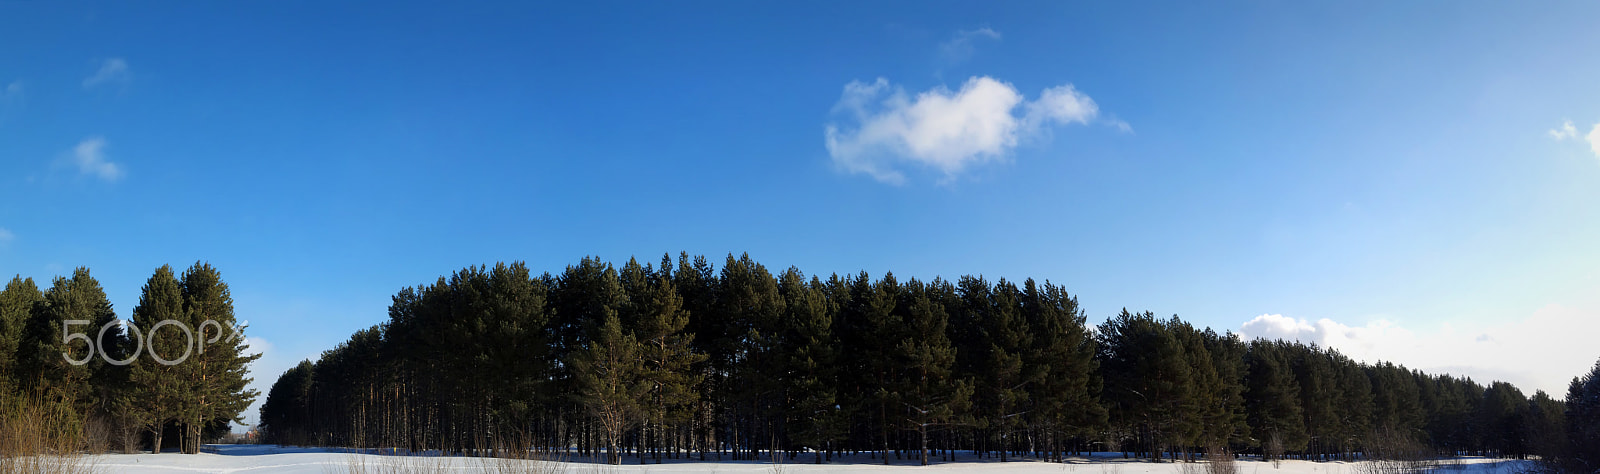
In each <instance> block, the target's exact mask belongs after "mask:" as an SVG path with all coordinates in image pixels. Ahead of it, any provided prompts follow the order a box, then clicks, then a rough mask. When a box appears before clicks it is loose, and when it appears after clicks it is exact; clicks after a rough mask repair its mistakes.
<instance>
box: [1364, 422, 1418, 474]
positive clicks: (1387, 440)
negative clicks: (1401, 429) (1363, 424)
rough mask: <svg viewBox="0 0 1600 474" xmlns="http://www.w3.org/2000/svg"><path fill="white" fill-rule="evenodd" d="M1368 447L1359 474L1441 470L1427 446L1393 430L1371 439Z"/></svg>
mask: <svg viewBox="0 0 1600 474" xmlns="http://www.w3.org/2000/svg"><path fill="white" fill-rule="evenodd" d="M1365 448H1366V449H1365V452H1364V453H1363V454H1364V455H1365V457H1366V460H1365V461H1362V462H1360V463H1358V464H1357V465H1356V472H1357V474H1424V473H1427V472H1430V471H1433V470H1435V469H1437V468H1438V465H1437V463H1435V462H1434V460H1433V457H1432V456H1431V453H1429V452H1428V450H1427V447H1426V446H1424V445H1423V444H1422V443H1421V442H1418V441H1417V440H1416V439H1413V438H1411V437H1409V436H1405V435H1403V434H1400V433H1396V432H1393V431H1378V432H1375V433H1373V434H1372V435H1371V436H1368V437H1367V442H1366V446H1365Z"/></svg>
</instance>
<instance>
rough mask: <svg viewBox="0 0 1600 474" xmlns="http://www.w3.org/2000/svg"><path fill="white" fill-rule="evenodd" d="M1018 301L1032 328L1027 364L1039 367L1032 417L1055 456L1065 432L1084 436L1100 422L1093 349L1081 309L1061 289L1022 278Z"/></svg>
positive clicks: (1103, 415)
mask: <svg viewBox="0 0 1600 474" xmlns="http://www.w3.org/2000/svg"><path fill="white" fill-rule="evenodd" d="M1023 293H1024V297H1023V307H1024V312H1025V313H1026V314H1027V320H1028V325H1029V327H1030V328H1031V329H1032V330H1033V332H1034V334H1035V337H1034V349H1033V351H1032V353H1033V356H1034V359H1033V361H1032V363H1033V364H1035V366H1036V367H1037V368H1038V369H1039V370H1042V371H1044V374H1043V376H1042V377H1040V379H1039V389H1038V390H1036V391H1035V393H1036V394H1038V395H1037V397H1035V400H1034V413H1033V418H1034V419H1037V420H1040V422H1041V423H1042V424H1043V425H1044V427H1045V431H1046V432H1047V433H1048V435H1049V436H1050V437H1051V438H1052V439H1051V440H1050V441H1049V444H1050V450H1051V453H1052V455H1053V457H1054V458H1056V459H1060V451H1061V443H1062V442H1064V441H1066V439H1065V438H1088V437H1090V436H1093V434H1094V433H1095V430H1096V429H1097V428H1099V427H1100V426H1101V425H1102V424H1104V423H1105V422H1106V411H1105V407H1104V406H1102V405H1101V404H1100V385H1101V381H1100V376H1099V371H1098V369H1099V362H1098V361H1097V360H1096V359H1095V352H1096V351H1097V350H1098V349H1097V347H1096V344H1095V341H1094V338H1093V337H1091V336H1090V334H1089V331H1088V328H1087V327H1085V325H1084V324H1085V321H1086V320H1087V315H1085V314H1084V313H1083V311H1082V310H1081V309H1079V308H1078V300H1077V298H1074V297H1072V296H1070V295H1068V294H1067V292H1066V290H1065V289H1063V288H1061V287H1059V286H1055V285H1052V284H1050V282H1045V284H1044V286H1043V288H1040V287H1038V286H1037V285H1035V284H1034V282H1033V280H1032V279H1029V280H1027V281H1026V282H1025V283H1024V284H1023Z"/></svg>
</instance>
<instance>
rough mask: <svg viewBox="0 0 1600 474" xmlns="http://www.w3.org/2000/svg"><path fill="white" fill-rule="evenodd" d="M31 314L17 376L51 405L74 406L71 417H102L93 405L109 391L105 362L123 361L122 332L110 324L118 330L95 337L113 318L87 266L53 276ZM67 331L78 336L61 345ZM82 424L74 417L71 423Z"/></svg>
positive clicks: (107, 302)
mask: <svg viewBox="0 0 1600 474" xmlns="http://www.w3.org/2000/svg"><path fill="white" fill-rule="evenodd" d="M31 313H32V314H31V315H30V317H29V322H28V324H27V326H26V329H25V334H24V336H23V340H22V341H21V343H20V346H21V348H20V350H19V355H20V357H19V358H20V359H21V360H19V362H21V364H20V365H21V366H22V367H19V369H21V370H19V371H18V372H19V373H20V374H21V375H22V376H23V377H24V380H25V383H27V384H31V385H30V386H31V387H33V389H34V390H38V391H39V392H38V393H40V394H42V395H43V396H44V397H45V400H46V401H47V402H49V403H56V404H63V405H71V406H74V407H75V408H76V409H75V410H74V411H73V413H75V414H86V413H103V412H104V409H105V407H102V406H100V404H99V403H97V401H99V400H100V399H99V398H98V397H99V396H101V395H104V394H107V393H109V391H110V388H111V387H109V386H107V385H106V381H107V379H106V374H107V372H106V370H105V367H106V366H107V365H108V364H106V362H105V360H106V359H107V358H110V359H112V360H122V354H121V351H122V345H121V344H120V341H119V340H118V339H119V338H121V337H122V334H121V332H122V331H121V330H120V328H118V327H116V326H110V327H111V328H113V329H116V330H115V331H108V332H107V334H106V337H104V338H101V337H99V336H100V333H101V328H103V327H107V326H108V325H109V324H111V323H112V321H114V320H115V319H116V314H115V313H113V312H112V310H111V302H110V301H109V300H107V299H106V294H105V291H104V290H102V289H101V288H100V283H99V282H98V281H95V279H94V277H92V276H90V275H89V269H88V268H84V267H79V268H77V269H76V270H73V272H72V278H63V277H56V278H55V280H54V281H53V282H52V284H51V286H50V289H49V290H47V291H45V293H44V298H43V299H42V300H41V301H40V302H39V304H36V305H34V309H33V311H32V312H31ZM69 321H87V322H88V324H77V323H69ZM63 329H65V330H66V332H65V333H64V332H63ZM66 333H70V334H72V335H73V336H77V335H79V334H81V335H82V337H73V340H72V341H70V344H69V343H64V342H63V337H64V336H63V334H66ZM95 339H101V342H95ZM85 340H87V341H88V342H87V343H85V342H83V341H85ZM90 349H93V351H91V350H90ZM69 360H71V361H73V362H69ZM82 421H83V419H81V418H78V419H75V420H74V421H73V422H74V423H81V422H82Z"/></svg>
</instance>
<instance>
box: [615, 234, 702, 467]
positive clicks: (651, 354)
mask: <svg viewBox="0 0 1600 474" xmlns="http://www.w3.org/2000/svg"><path fill="white" fill-rule="evenodd" d="M671 262H672V260H671V259H670V258H669V257H662V260H661V270H660V271H659V272H652V271H650V268H649V267H648V266H646V267H645V268H643V269H642V271H640V270H641V269H639V267H638V264H636V263H633V262H632V261H631V260H630V265H629V267H630V268H628V269H625V270H624V272H623V280H624V287H625V288H627V292H628V294H629V306H630V308H631V309H632V312H634V314H635V318H636V320H635V321H634V328H635V331H636V334H637V335H638V338H639V343H640V345H641V347H640V357H641V358H642V359H643V361H644V366H643V367H642V368H641V370H642V374H643V377H644V380H645V383H646V384H647V385H649V390H650V391H649V393H648V394H647V395H646V400H645V402H646V403H645V405H646V406H645V407H644V411H645V412H646V413H647V414H648V416H646V417H645V421H646V422H647V423H649V425H648V426H651V427H654V428H655V434H654V435H653V436H654V437H655V438H654V439H657V440H659V439H661V438H662V437H664V436H665V434H666V432H667V430H668V429H669V428H670V427H673V426H677V425H681V424H683V423H686V422H688V421H689V418H690V416H691V415H693V413H692V412H691V411H690V410H691V409H692V408H693V406H694V404H695V402H696V401H698V399H699V396H700V392H699V390H698V388H699V387H698V386H699V385H700V383H701V382H702V381H703V380H704V375H702V374H698V373H696V372H695V371H694V370H693V367H694V366H695V365H696V364H699V363H700V362H703V361H705V360H706V356H705V355H704V354H700V353H697V352H695V351H694V334H691V333H687V332H685V328H686V327H687V326H688V324H689V313H688V311H685V310H684V309H683V297H682V296H679V295H678V292H677V289H676V288H674V286H673V280H672V273H671V269H670V265H671ZM638 280H643V281H642V282H639V281H638ZM656 461H657V462H658V463H659V462H660V461H661V458H660V451H656ZM640 462H643V457H642V456H641V458H640Z"/></svg>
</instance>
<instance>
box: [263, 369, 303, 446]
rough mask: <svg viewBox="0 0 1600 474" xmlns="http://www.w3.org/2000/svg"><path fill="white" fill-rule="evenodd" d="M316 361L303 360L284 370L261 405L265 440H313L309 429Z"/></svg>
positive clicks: (289, 442) (287, 441)
mask: <svg viewBox="0 0 1600 474" xmlns="http://www.w3.org/2000/svg"><path fill="white" fill-rule="evenodd" d="M315 373H316V364H313V363H312V362H311V361H309V360H306V361H301V362H300V364H299V365H296V366H294V367H293V368H290V369H289V370H287V371H284V373H283V375H281V376H279V377H278V380H277V381H276V382H273V383H272V388H270V389H268V390H267V399H266V401H265V402H262V404H261V426H260V429H261V431H262V440H263V441H265V442H268V443H276V444H289V445H305V444H309V443H311V442H313V438H312V435H311V433H310V432H309V430H308V429H307V428H309V427H311V426H312V416H313V412H312V411H311V404H312V401H313V400H312V396H313V395H312V392H311V388H312V380H314V378H315Z"/></svg>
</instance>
